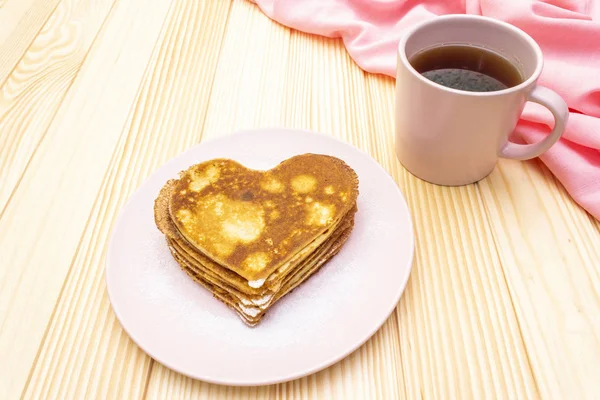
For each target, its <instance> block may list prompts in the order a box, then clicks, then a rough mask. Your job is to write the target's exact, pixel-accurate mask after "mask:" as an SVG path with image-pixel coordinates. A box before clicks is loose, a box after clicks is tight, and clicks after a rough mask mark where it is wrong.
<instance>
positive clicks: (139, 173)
mask: <svg viewBox="0 0 600 400" xmlns="http://www.w3.org/2000/svg"><path fill="white" fill-rule="evenodd" d="M228 10H229V4H228V3H226V2H220V3H204V2H188V1H176V2H174V3H173V6H172V7H171V10H170V12H169V14H168V16H167V18H166V20H165V25H164V26H165V28H164V30H163V31H162V33H161V35H160V37H159V39H158V45H157V47H156V49H155V51H154V53H153V55H152V57H151V60H150V62H149V65H148V68H147V71H146V73H145V75H144V77H143V78H142V79H140V80H141V82H142V85H141V87H140V90H139V94H138V95H137V98H136V100H135V102H134V104H133V107H132V110H133V112H132V113H131V114H130V115H129V119H128V122H127V124H126V126H125V128H124V129H123V132H122V134H121V136H120V139H119V142H118V143H117V145H116V147H115V150H114V152H113V156H112V159H111V161H110V163H109V167H108V171H107V173H106V175H105V176H104V180H103V183H102V187H101V189H100V191H99V193H98V197H97V200H96V203H95V204H94V206H93V209H92V213H91V215H90V220H89V221H88V223H87V225H86V229H85V232H84V234H83V238H82V241H81V243H80V246H79V249H78V251H77V255H76V257H75V260H74V262H73V266H72V267H71V270H70V274H69V276H68V277H67V279H66V284H65V287H64V288H63V290H62V293H61V297H60V300H59V302H58V304H57V307H56V313H55V315H54V318H53V319H52V321H51V323H50V330H49V332H48V334H47V335H46V339H45V341H44V343H43V347H42V348H41V351H40V355H39V357H38V360H40V361H39V362H38V363H37V364H36V365H35V369H34V371H33V374H32V377H31V379H30V381H29V385H28V387H27V391H26V396H25V397H26V398H32V399H37V398H40V397H42V396H43V395H45V394H51V398H90V397H94V398H98V399H106V398H126V399H137V398H141V397H142V396H143V394H144V391H145V389H146V382H147V379H148V374H149V371H150V369H151V368H152V367H151V365H152V363H153V361H152V360H151V359H150V358H149V357H148V356H147V355H145V353H143V352H142V351H141V350H140V349H139V348H138V347H137V346H136V345H135V344H134V343H133V342H132V341H131V339H129V337H128V336H127V335H126V334H125V333H124V332H123V330H122V328H121V326H120V324H119V323H118V321H117V320H116V318H115V316H114V314H113V312H112V309H111V308H110V303H109V301H108V298H107V296H106V291H105V283H104V255H105V252H106V246H107V243H108V238H109V235H110V232H111V228H112V225H113V223H114V221H115V218H116V215H117V213H118V211H119V210H120V208H121V207H122V206H123V205H124V203H125V201H126V200H127V198H128V196H129V195H130V194H131V193H132V191H133V190H135V188H136V187H137V186H138V185H139V184H140V183H141V182H142V181H143V180H144V179H145V178H146V177H147V175H148V174H149V173H150V172H151V171H152V170H154V169H155V168H157V167H158V166H160V164H162V163H163V162H164V161H165V160H166V159H167V158H169V157H172V156H173V155H175V154H177V153H178V152H180V151H183V150H184V149H185V148H186V147H188V146H190V145H191V144H192V143H194V142H195V141H197V140H198V139H199V137H200V135H201V129H200V126H201V125H202V123H203V121H204V113H205V111H206V108H207V105H208V99H209V97H208V96H202V95H201V94H203V93H207V92H210V89H211V86H212V78H213V75H214V70H215V68H216V64H217V59H218V54H219V52H218V50H219V48H220V42H221V37H222V31H223V30H224V27H225V25H226V24H225V21H226V20H227V14H228ZM207 28H209V29H207ZM178 54H183V55H185V57H178V56H177V55H178ZM200 58H202V59H203V63H202V65H200V64H199V63H198V62H197V60H198V59H200ZM211 65H212V66H211ZM191 87H193V88H194V90H190V88H191ZM174 132H177V134H174ZM75 327H76V328H75ZM99 349H102V351H99ZM154 368H156V367H154Z"/></svg>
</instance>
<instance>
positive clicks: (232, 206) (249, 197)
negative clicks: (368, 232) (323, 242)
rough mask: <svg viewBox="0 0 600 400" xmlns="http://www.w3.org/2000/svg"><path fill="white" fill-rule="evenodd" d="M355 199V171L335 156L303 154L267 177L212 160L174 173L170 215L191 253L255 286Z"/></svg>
mask: <svg viewBox="0 0 600 400" xmlns="http://www.w3.org/2000/svg"><path fill="white" fill-rule="evenodd" d="M357 196H358V178H357V176H356V174H355V173H354V171H353V170H352V169H351V168H350V167H349V166H348V165H347V164H345V163H344V162H342V161H341V160H339V159H337V158H334V157H330V156H323V155H316V154H304V155H300V156H295V157H292V158H290V159H288V160H285V161H283V162H282V163H281V164H279V165H278V166H276V167H275V168H273V169H271V170H269V171H266V172H265V171H257V170H251V169H248V168H246V167H244V166H242V165H241V164H239V163H237V162H236V161H233V160H227V159H215V160H210V161H206V162H203V163H200V164H197V165H194V166H192V167H190V168H189V169H187V170H186V171H184V172H183V173H182V174H181V175H180V178H179V179H178V180H177V181H176V182H175V183H174V184H173V188H172V191H171V196H170V199H169V214H170V216H171V220H172V221H173V223H174V225H175V226H176V228H177V230H178V231H179V233H180V234H181V236H182V237H183V238H185V239H186V240H187V242H188V243H190V244H191V245H192V247H193V248H195V249H198V250H199V251H200V252H202V253H203V254H205V255H207V256H208V257H209V258H210V259H212V260H213V261H215V262H216V263H218V264H220V265H222V266H224V267H226V268H228V269H229V270H231V271H233V272H235V273H236V274H238V275H240V276H242V277H244V278H245V279H246V280H247V281H248V282H250V286H260V285H261V284H262V283H263V282H264V280H266V279H267V278H268V276H269V275H270V274H271V273H272V272H273V271H275V270H277V269H279V268H280V267H281V266H282V265H283V264H284V263H286V262H287V261H288V260H289V259H290V258H291V257H292V256H293V255H294V254H296V253H297V252H299V251H300V250H302V249H304V248H305V247H306V246H307V245H308V244H309V243H311V242H312V241H313V240H314V239H315V238H317V237H319V236H320V235H323V234H325V232H326V231H327V230H328V228H331V227H332V225H333V224H334V223H335V222H338V221H340V220H341V218H342V217H343V216H344V215H346V213H347V212H348V211H349V210H350V209H351V208H352V207H353V206H354V204H355V203H356V198H357ZM329 233H331V231H330V232H329Z"/></svg>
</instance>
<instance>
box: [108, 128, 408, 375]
mask: <svg viewBox="0 0 600 400" xmlns="http://www.w3.org/2000/svg"><path fill="white" fill-rule="evenodd" d="M309 152H310V153H321V154H328V155H332V156H335V157H339V158H341V159H343V160H344V161H346V163H348V164H349V165H350V166H351V167H352V168H353V169H354V170H355V171H356V173H357V174H358V177H359V180H360V187H359V190H360V195H359V198H358V213H357V214H356V224H355V227H354V230H353V232H352V234H351V236H350V238H349V239H348V241H347V242H346V244H345V245H344V247H343V248H342V250H341V252H340V253H339V254H338V255H337V256H336V257H334V258H333V259H332V260H331V261H330V262H329V263H327V264H326V265H325V266H324V267H323V268H322V269H321V271H319V272H318V273H317V274H315V275H314V276H313V277H312V278H310V279H309V280H308V281H307V282H305V283H304V284H303V285H301V286H300V287H299V288H297V289H296V290H295V291H294V292H292V293H290V294H289V295H288V296H286V297H284V298H283V299H281V300H280V301H279V302H278V303H277V304H276V305H275V306H274V307H273V309H272V310H270V311H269V313H268V314H267V315H266V316H265V318H264V319H263V320H262V322H261V323H260V324H259V325H258V326H257V327H255V328H248V327H247V326H246V325H244V324H243V323H242V322H241V320H240V319H239V318H238V317H237V315H236V314H235V313H234V312H233V311H232V310H230V309H229V308H227V307H226V306H225V305H224V304H222V303H221V302H219V301H218V300H216V299H214V298H213V297H212V295H211V294H210V293H209V292H208V291H207V290H205V289H203V288H202V287H200V286H199V285H197V284H196V283H194V282H193V281H192V280H191V279H190V278H188V276H187V275H186V274H185V273H184V272H182V271H181V270H180V268H179V266H178V265H177V264H176V262H175V261H174V260H173V259H172V257H171V254H170V253H169V250H168V249H167V246H166V242H165V239H164V236H163V235H162V234H161V233H160V232H159V231H158V229H157V228H156V227H155V225H154V219H153V204H154V199H155V197H156V195H157V194H158V191H159V189H160V188H161V187H162V185H163V184H164V183H165V182H166V181H167V180H168V179H170V178H173V177H176V176H177V173H178V172H179V171H181V170H183V169H186V168H187V167H188V166H190V165H192V164H195V163H198V162H200V161H203V160H207V159H211V158H216V157H226V158H231V159H234V160H237V161H239V162H241V163H242V164H244V165H246V166H248V167H249V168H255V169H269V168H271V167H273V166H275V165H276V164H278V163H279V162H281V161H283V160H284V159H286V158H289V157H291V156H293V155H296V154H302V153H309ZM413 248H414V237H413V227H412V223H411V218H410V214H409V210H408V207H407V205H406V202H405V200H404V197H403V196H402V194H401V192H400V191H399V190H398V187H397V186H396V183H395V182H394V181H393V180H392V178H391V177H390V176H389V175H388V174H387V173H386V172H385V170H384V169H383V168H381V167H380V166H379V164H377V162H375V161H374V160H373V159H372V158H371V157H369V156H368V155H367V154H366V153H364V152H362V151H360V150H358V149H356V148H355V147H352V146H351V145H349V144H346V143H343V142H341V141H338V140H336V139H333V138H331V137H329V136H326V135H322V134H318V133H311V132H306V131H299V130H288V129H265V130H254V131H245V132H239V133H236V134H233V135H229V136H226V137H223V138H220V139H218V140H214V141H208V142H205V143H202V144H199V145H197V146H195V147H192V148H191V149H189V150H188V151H186V152H185V153H183V154H181V155H179V156H178V157H176V158H174V159H173V160H171V161H170V162H168V163H167V164H166V165H164V166H163V167H161V168H160V169H159V170H157V171H156V172H155V173H154V174H153V175H152V176H151V177H150V178H149V179H148V180H147V181H146V182H145V183H144V184H143V186H142V187H141V188H140V189H139V190H138V191H137V192H136V193H134V194H133V196H132V197H131V199H130V200H129V203H128V204H127V205H126V206H125V208H124V209H123V210H122V213H121V215H120V217H119V220H118V222H117V224H116V227H115V229H114V231H113V235H112V238H111V242H110V246H109V250H108V255H107V265H106V282H107V289H108V294H109V297H110V301H111V303H112V306H113V309H114V311H115V313H116V315H117V318H118V319H119V321H120V322H121V324H122V326H123V328H124V329H125V330H126V331H127V333H128V334H129V335H130V336H131V338H132V339H133V340H134V341H135V343H137V344H138V345H139V346H140V347H141V348H142V349H143V350H144V351H145V352H146V353H148V354H149V355H150V356H151V357H152V358H154V359H155V360H156V361H158V362H160V363H162V364H164V365H165V366H167V367H169V368H171V369H173V370H175V371H177V372H180V373H182V374H184V375H187V376H190V377H193V378H196V379H201V380H204V381H208V382H213V383H220V384H229V385H261V384H272V383H277V382H282V381H287V380H291V379H295V378H299V377H302V376H305V375H308V374H311V373H313V372H316V371H319V370H321V369H323V368H325V367H327V366H329V365H331V364H333V363H335V362H337V361H339V360H341V359H342V358H344V357H345V356H347V355H348V354H350V353H351V352H352V351H354V350H355V349H357V348H358V347H359V346H360V345H362V344H363V343H364V342H365V341H366V340H367V339H369V338H370V337H371V336H372V335H373V334H374V333H375V332H376V331H377V329H379V327H380V326H381V325H382V324H383V323H384V322H385V320H386V319H387V318H388V316H389V315H390V313H391V312H392V311H393V310H394V308H395V307H396V305H397V303H398V301H399V300H400V297H401V295H402V292H403V291H404V287H405V286H406V282H407V280H408V277H409V275H410V270H411V264H412V258H413Z"/></svg>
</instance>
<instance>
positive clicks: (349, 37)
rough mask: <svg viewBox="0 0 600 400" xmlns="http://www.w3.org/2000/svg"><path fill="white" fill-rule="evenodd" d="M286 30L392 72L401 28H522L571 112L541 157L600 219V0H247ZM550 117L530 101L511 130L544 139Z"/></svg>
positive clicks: (546, 81) (544, 81) (548, 82)
mask: <svg viewBox="0 0 600 400" xmlns="http://www.w3.org/2000/svg"><path fill="white" fill-rule="evenodd" d="M251 1H253V2H255V3H257V4H258V6H259V7H260V8H261V10H262V11H263V12H264V13H265V14H266V15H267V16H269V17H270V18H272V19H273V20H276V21H278V22H279V23H281V24H283V25H286V26H288V27H290V28H293V29H297V30H300V31H304V32H309V33H313V34H318V35H322V36H327V37H341V38H342V40H343V42H344V45H345V46H346V49H347V50H348V53H349V54H350V56H351V57H352V58H353V59H354V60H355V62H356V63H357V64H358V65H359V66H360V67H361V68H363V69H364V70H366V71H368V72H373V73H380V74H385V75H389V76H392V77H393V76H394V75H395V68H396V48H397V44H398V41H399V38H400V35H401V34H402V32H403V31H404V30H405V29H406V28H407V27H410V26H412V25H413V24H415V23H416V22H419V21H423V20H426V19H429V18H434V17H436V16H438V15H443V14H465V13H466V14H478V15H485V16H488V17H492V18H496V19H500V20H503V21H506V22H509V23H511V24H513V25H515V26H517V27H519V28H521V29H523V30H524V31H525V32H527V33H528V34H529V35H531V36H532V37H533V38H534V39H535V40H536V41H537V42H538V43H539V45H540V47H541V48H542V51H543V54H544V60H545V62H544V70H543V72H542V76H541V78H540V80H539V83H540V84H541V85H544V86H547V87H549V88H550V89H552V90H554V91H556V92H557V93H558V94H560V95H561V96H562V97H563V98H564V99H565V100H566V102H567V104H568V105H569V108H570V110H571V114H570V117H569V118H570V119H569V124H568V126H567V131H566V132H565V134H564V136H563V138H562V139H560V141H559V142H558V143H557V144H556V145H554V146H553V147H552V148H551V149H550V150H549V151H548V152H547V153H545V154H544V155H542V156H541V157H540V159H541V160H542V161H543V162H544V163H545V164H546V165H547V166H548V168H549V169H550V171H552V173H553V174H554V175H555V176H556V177H557V178H558V179H559V181H560V182H561V183H562V184H563V185H564V187H565V188H566V190H567V191H568V192H569V194H570V195H571V196H572V197H573V199H574V200H575V201H576V202H577V203H579V204H580V205H581V206H582V207H583V208H584V209H586V210H587V211H588V212H589V213H590V214H592V215H593V216H594V217H595V218H596V219H600V0H546V1H539V0H536V1H532V0H251ZM552 124H553V120H552V117H551V114H550V113H549V112H547V111H546V110H545V109H544V108H542V107H540V106H537V105H535V104H528V105H527V107H526V109H525V112H524V113H523V115H522V118H521V121H520V122H519V126H518V128H517V130H516V133H515V135H517V136H519V137H520V138H521V139H522V140H524V141H526V142H535V141H538V140H540V139H541V138H543V137H544V136H545V135H546V134H547V133H548V132H549V131H550V127H551V126H552Z"/></svg>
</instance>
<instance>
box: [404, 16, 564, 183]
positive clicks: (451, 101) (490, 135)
mask: <svg viewBox="0 0 600 400" xmlns="http://www.w3.org/2000/svg"><path fill="white" fill-rule="evenodd" d="M447 44H465V45H472V46H478V47H482V48H484V49H488V50H492V51H494V52H496V53H498V54H499V55H501V56H503V57H505V58H506V59H507V60H509V61H510V62H511V63H512V64H513V65H514V66H515V67H517V69H518V70H519V72H520V73H521V75H522V76H523V78H524V80H523V82H522V83H520V84H519V85H517V86H514V87H510V88H507V89H503V90H498V91H493V92H469V91H463V90H457V89H452V88H448V87H445V86H442V85H440V84H437V83H434V82H432V81H430V80H429V79H427V78H425V77H423V76H422V75H421V74H420V73H419V72H417V71H416V70H415V69H414V68H413V67H412V66H411V64H410V63H409V59H410V58H411V57H412V56H413V55H414V54H416V53H418V52H420V51H422V50H425V49H428V48H431V47H436V46H440V45H447ZM542 66H543V57H542V51H541V49H540V47H539V46H538V44H537V43H536V42H535V41H534V40H533V39H532V38H531V37H530V36H529V35H527V34H526V33H525V32H523V31H521V30H520V29H518V28H516V27H514V26H512V25H510V24H508V23H505V22H502V21H498V20H494V19H491V18H487V17H481V16H474V15H447V16H442V17H437V18H434V19H432V20H429V21H426V22H424V23H421V24H419V25H418V26H416V27H414V28H413V29H411V30H410V31H408V32H407V33H406V34H405V35H404V36H403V37H402V39H401V40H400V43H399V46H398V64H397V71H396V99H395V101H396V104H395V107H396V108H395V110H396V115H395V118H396V123H395V131H396V132H395V137H396V146H395V147H396V154H397V157H398V160H399V161H400V162H401V163H402V164H403V165H404V167H405V168H406V169H407V170H408V171H410V172H411V173H412V174H413V175H415V176H417V177H418V178H421V179H423V180H425V181H428V182H431V183H435V184H439V185H450V186H455V185H465V184H469V183H473V182H477V181H479V180H481V179H483V178H485V177H486V176H487V175H488V174H489V173H490V172H491V171H492V170H493V169H494V167H495V165H496V163H497V162H498V158H499V157H504V158H514V159H518V160H526V159H530V158H534V157H537V156H539V155H540V154H542V153H543V152H545V151H546V150H548V149H549V148H550V147H551V146H552V145H553V144H554V143H556V141H557V140H558V139H559V138H560V136H561V135H562V134H563V132H564V130H565V125H566V123H567V119H568V115H569V112H568V107H567V105H566V103H565V101H564V100H563V99H562V98H561V97H560V96H559V95H557V94H556V93H555V92H553V91H551V90H550V89H548V88H545V87H542V86H538V85H537V84H536V81H537V79H538V77H539V76H540V73H541V71H542ZM527 101H533V102H536V103H539V104H542V105H543V106H545V107H547V108H548V109H549V110H550V111H551V112H552V114H553V115H554V119H555V125H554V128H553V129H552V132H551V133H550V134H549V135H548V136H547V137H546V138H545V139H543V140H542V141H540V142H538V143H533V144H525V145H523V144H516V143H513V142H510V141H509V140H508V137H509V135H510V134H511V132H512V131H513V130H514V129H515V126H516V124H517V121H518V120H519V117H520V116H521V113H522V111H523V107H524V106H525V103H526V102H527Z"/></svg>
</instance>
